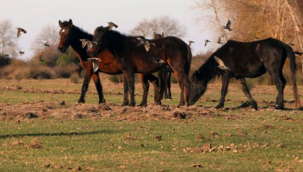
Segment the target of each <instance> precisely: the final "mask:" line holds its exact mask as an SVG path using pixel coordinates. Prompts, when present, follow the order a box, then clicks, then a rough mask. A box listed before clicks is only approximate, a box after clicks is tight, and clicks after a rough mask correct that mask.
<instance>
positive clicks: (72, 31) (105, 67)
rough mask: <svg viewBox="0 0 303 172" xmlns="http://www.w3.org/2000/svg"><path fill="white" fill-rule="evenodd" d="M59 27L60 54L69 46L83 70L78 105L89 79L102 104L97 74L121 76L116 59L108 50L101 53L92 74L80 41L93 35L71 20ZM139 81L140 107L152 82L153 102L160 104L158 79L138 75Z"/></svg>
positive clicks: (102, 98) (144, 104)
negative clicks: (153, 90)
mask: <svg viewBox="0 0 303 172" xmlns="http://www.w3.org/2000/svg"><path fill="white" fill-rule="evenodd" d="M59 25H60V27H61V30H60V42H59V45H58V49H59V50H60V51H61V52H65V51H66V49H67V48H68V47H69V46H71V47H72V48H73V50H74V51H75V52H76V54H77V56H78V57H79V59H80V62H81V65H82V67H83V68H84V70H85V76H84V81H83V85H82V90H81V96H80V99H79V101H78V102H79V103H84V102H85V94H86V92H87V89H88V85H89V82H90V79H91V78H93V81H94V83H95V86H96V89H97V92H98V95H99V103H104V102H105V99H104V97H103V93H102V86H101V81H100V78H99V74H98V72H103V73H106V74H110V75H118V74H122V73H123V71H122V70H121V69H120V65H119V63H118V61H117V60H116V58H115V57H114V56H113V55H112V53H110V52H109V51H108V50H104V51H102V53H100V54H99V55H98V58H100V59H101V61H99V64H98V67H99V68H98V71H97V72H94V71H93V64H92V62H91V61H89V60H88V58H90V56H89V55H88V54H87V52H86V49H84V48H82V44H81V41H80V39H87V40H91V41H92V40H93V35H91V34H89V33H87V32H85V31H83V30H82V29H80V28H79V27H77V26H75V25H73V22H72V20H69V21H64V22H61V21H59ZM139 76H140V79H141V81H142V85H143V90H144V93H143V98H142V102H141V104H140V105H141V106H146V104H147V95H148V88H149V83H148V80H149V81H150V82H152V83H153V84H154V88H155V96H154V99H155V102H156V104H161V96H160V89H159V87H158V78H157V77H155V76H154V75H152V74H149V73H148V74H140V75H139ZM124 86H125V87H126V90H127V89H128V88H127V87H128V84H126V81H125V82H124ZM128 104H129V101H128V100H127V99H124V101H123V105H128Z"/></svg>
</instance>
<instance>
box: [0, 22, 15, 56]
mask: <svg viewBox="0 0 303 172" xmlns="http://www.w3.org/2000/svg"><path fill="white" fill-rule="evenodd" d="M16 35H17V31H16V30H15V29H13V26H12V23H11V22H10V21H9V20H4V21H1V22H0V53H1V54H2V55H6V54H7V55H9V57H16V56H17V49H18V44H17V42H16V40H17V39H16V38H17V36H16Z"/></svg>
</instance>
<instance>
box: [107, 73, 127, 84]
mask: <svg viewBox="0 0 303 172" xmlns="http://www.w3.org/2000/svg"><path fill="white" fill-rule="evenodd" d="M109 80H110V81H111V82H113V83H123V81H124V78H123V76H122V75H110V76H109Z"/></svg>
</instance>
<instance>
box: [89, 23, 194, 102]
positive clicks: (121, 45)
mask: <svg viewBox="0 0 303 172" xmlns="http://www.w3.org/2000/svg"><path fill="white" fill-rule="evenodd" d="M94 41H95V42H97V46H96V47H95V48H93V49H91V50H92V51H91V53H92V56H95V55H98V54H99V53H102V51H104V50H105V49H108V50H109V51H110V52H111V53H112V54H113V55H114V56H115V57H116V59H117V61H118V63H119V65H120V67H121V69H122V70H123V74H124V78H125V80H127V82H128V89H129V93H130V98H131V103H130V105H132V106H134V105H135V99H134V73H151V72H155V71H158V70H159V69H161V68H162V67H164V66H165V65H167V64H169V66H170V67H171V68H172V70H173V71H174V74H175V76H176V78H177V80H178V82H179V86H180V88H181V100H180V103H179V105H184V104H185V103H187V98H188V94H189V92H190V84H189V82H190V81H189V78H188V74H189V68H190V60H188V59H191V52H190V48H189V47H188V45H187V44H186V43H185V42H183V41H182V40H181V39H179V38H176V37H165V38H161V39H156V40H148V41H149V42H150V45H152V46H151V47H150V49H149V50H147V49H145V48H144V46H143V45H140V43H139V44H138V42H140V41H138V39H137V37H131V36H126V35H123V34H121V33H119V32H116V31H112V30H108V29H106V28H104V27H102V26H101V27H98V28H96V30H95V32H94ZM155 59H158V60H161V61H163V62H164V63H161V62H160V63H157V62H155ZM124 99H128V94H124Z"/></svg>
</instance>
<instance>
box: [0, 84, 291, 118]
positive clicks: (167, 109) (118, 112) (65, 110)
mask: <svg viewBox="0 0 303 172" xmlns="http://www.w3.org/2000/svg"><path fill="white" fill-rule="evenodd" d="M104 87H105V88H112V89H116V88H115V87H118V86H117V84H109V85H104ZM138 87H141V85H138V86H137V88H138ZM220 87H221V84H210V85H209V87H208V90H207V92H208V93H214V92H218V90H220ZM238 88H239V87H237V86H233V87H232V88H230V89H229V92H230V94H231V95H232V94H233V93H237V92H239V90H238ZM90 89H91V88H90ZM14 90H22V91H23V92H24V93H38V94H39V93H40V94H75V96H79V95H80V91H79V89H75V90H62V89H52V88H22V87H21V86H18V85H11V86H6V87H0V91H14ZM178 90H179V88H178V87H177V85H174V86H173V87H172V92H178ZM276 93H277V91H276V89H275V87H274V86H258V88H256V89H253V90H252V95H253V96H254V95H271V96H275V95H276ZM88 94H96V93H95V90H92V89H91V91H89V92H88ZM104 94H105V95H120V96H121V98H122V96H123V95H122V93H121V92H112V91H111V90H110V89H109V90H106V91H104ZM151 94H152V91H150V93H149V96H150V97H152V95H151ZM285 94H288V95H292V93H291V87H288V88H287V89H286V90H285ZM136 95H137V96H141V94H138V93H136ZM240 95H241V94H240ZM242 96H243V97H244V95H242ZM231 97H232V98H231ZM230 98H231V99H230ZM200 101H202V102H215V103H216V104H217V103H218V100H216V99H214V98H209V97H205V96H203V97H201V98H200ZM226 102H231V103H235V104H237V106H239V105H240V103H241V102H243V99H239V98H235V97H233V96H227V97H226ZM260 103H262V104H263V105H264V104H265V107H264V106H263V107H261V108H260V109H259V111H274V106H275V103H274V102H273V101H265V100H262V102H258V104H260ZM286 104H288V105H287V106H291V107H294V102H293V101H291V100H290V101H288V102H286ZM235 107H236V106H235ZM233 110H234V109H228V108H225V109H221V110H218V109H215V108H214V107H203V106H202V105H193V106H190V107H187V106H184V107H180V108H178V107H177V104H176V105H161V106H159V105H154V104H153V103H151V102H149V104H148V106H147V107H138V106H136V107H129V106H121V105H117V104H113V103H106V104H99V105H90V104H77V103H73V102H65V101H62V102H44V101H38V102H24V103H19V104H6V103H0V120H16V121H19V120H24V119H30V118H40V119H43V118H57V119H77V118H110V119H113V120H130V121H136V120H155V119H156V120H161V119H164V120H178V119H190V118H195V117H198V116H217V115H220V113H222V112H227V113H232V111H233ZM236 110H237V111H243V112H244V113H246V112H248V113H249V112H251V111H254V110H253V109H251V108H244V109H236Z"/></svg>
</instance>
